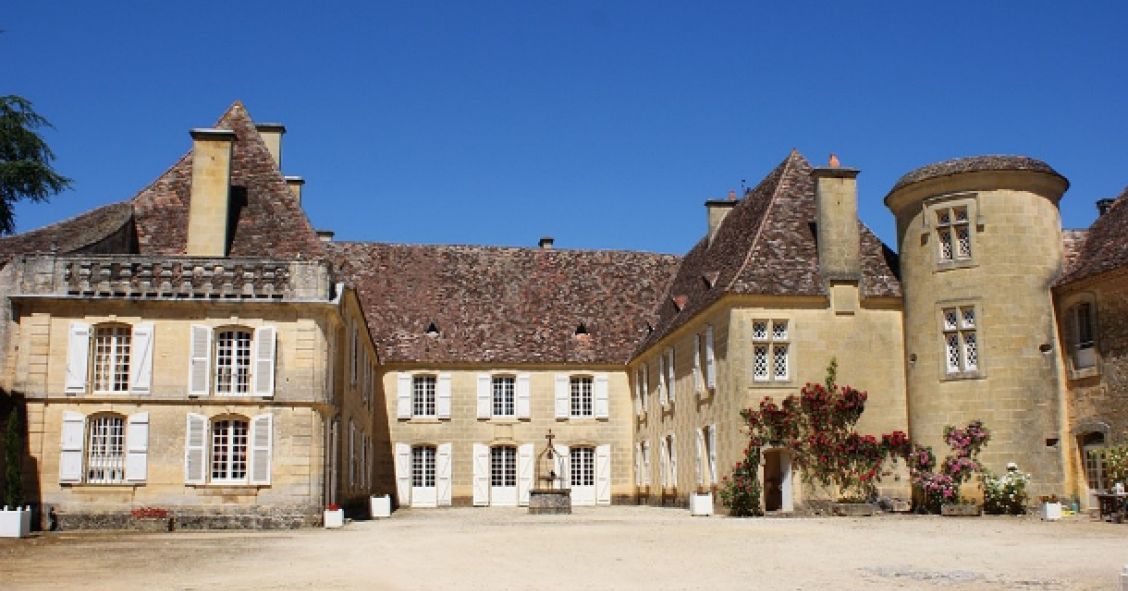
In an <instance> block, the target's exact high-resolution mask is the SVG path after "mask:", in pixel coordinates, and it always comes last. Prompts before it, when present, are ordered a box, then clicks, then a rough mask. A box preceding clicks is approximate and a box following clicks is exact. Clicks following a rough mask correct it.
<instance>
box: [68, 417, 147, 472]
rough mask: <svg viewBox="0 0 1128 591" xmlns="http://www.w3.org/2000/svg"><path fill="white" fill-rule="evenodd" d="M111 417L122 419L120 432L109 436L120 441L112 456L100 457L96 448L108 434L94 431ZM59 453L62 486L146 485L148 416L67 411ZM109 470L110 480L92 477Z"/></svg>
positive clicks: (102, 454)
mask: <svg viewBox="0 0 1128 591" xmlns="http://www.w3.org/2000/svg"><path fill="white" fill-rule="evenodd" d="M111 417H112V418H116V419H119V420H121V429H120V432H119V433H118V434H110V435H111V436H112V437H113V438H114V439H116V440H118V441H117V443H116V444H115V445H114V447H115V448H116V449H115V451H114V453H113V454H107V453H104V452H103V453H101V454H99V453H98V451H97V450H96V449H95V447H99V446H102V444H104V443H105V435H107V433H105V431H104V430H102V432H101V433H99V432H96V431H95V429H96V428H97V427H99V425H98V424H97V423H98V422H99V421H100V419H104V418H111ZM92 423H93V424H92ZM103 447H104V446H103ZM59 451H60V453H59V482H60V483H62V484H69V485H77V484H92V485H141V484H145V482H146V481H147V479H148V454H149V413H147V412H139V413H134V414H131V415H128V416H125V415H122V414H120V413H116V412H98V413H94V414H92V415H90V416H89V417H87V416H86V415H83V414H82V413H80V412H75V411H69V410H68V411H64V412H63V425H62V440H61V442H60V445H59ZM110 456H113V457H110ZM107 462H108V463H107ZM95 464H100V465H99V466H96V465H95ZM110 464H112V465H110ZM106 469H109V470H112V471H113V472H115V474H113V475H111V476H109V477H106V476H95V475H94V474H93V471H94V470H106Z"/></svg>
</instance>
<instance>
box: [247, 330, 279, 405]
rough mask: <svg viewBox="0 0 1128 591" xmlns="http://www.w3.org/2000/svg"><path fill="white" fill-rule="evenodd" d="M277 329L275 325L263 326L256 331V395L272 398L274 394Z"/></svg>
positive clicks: (254, 385)
mask: <svg viewBox="0 0 1128 591" xmlns="http://www.w3.org/2000/svg"><path fill="white" fill-rule="evenodd" d="M276 333H277V331H276V330H275V328H274V327H273V326H262V327H259V328H258V330H256V331H255V351H254V363H255V366H254V371H253V373H252V377H253V378H254V380H253V381H254V384H253V388H252V390H253V391H254V394H255V396H262V397H263V398H270V397H272V396H274V358H275V354H276V353H275V352H276V349H277V347H276V339H277V336H276Z"/></svg>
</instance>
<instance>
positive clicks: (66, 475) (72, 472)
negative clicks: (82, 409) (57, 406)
mask: <svg viewBox="0 0 1128 591" xmlns="http://www.w3.org/2000/svg"><path fill="white" fill-rule="evenodd" d="M85 432H86V417H85V416H84V415H83V414H82V413H77V412H74V411H69V410H68V411H64V412H63V432H62V441H61V442H60V453H59V482H63V483H79V482H82V471H83V469H82V460H83V457H82V456H83V451H82V449H83V448H82V446H83V439H84V437H83V435H84V434H85Z"/></svg>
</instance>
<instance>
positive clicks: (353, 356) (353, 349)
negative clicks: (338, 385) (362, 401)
mask: <svg viewBox="0 0 1128 591" xmlns="http://www.w3.org/2000/svg"><path fill="white" fill-rule="evenodd" d="M359 343H360V331H359V329H357V327H356V319H355V318H353V321H352V343H351V345H350V347H349V376H350V377H349V383H350V384H352V385H353V386H355V385H356V366H357V363H359V362H360V360H359V359H358V357H359V355H357V352H358V350H359V347H358V344H359Z"/></svg>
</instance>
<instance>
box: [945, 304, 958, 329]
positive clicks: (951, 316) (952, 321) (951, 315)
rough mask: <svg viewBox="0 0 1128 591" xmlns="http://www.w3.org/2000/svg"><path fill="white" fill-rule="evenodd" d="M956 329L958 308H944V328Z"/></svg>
mask: <svg viewBox="0 0 1128 591" xmlns="http://www.w3.org/2000/svg"><path fill="white" fill-rule="evenodd" d="M955 329H956V309H955V308H951V309H948V310H944V330H955Z"/></svg>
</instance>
